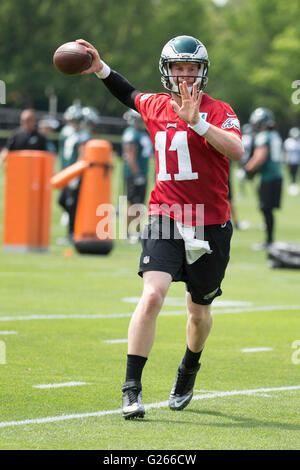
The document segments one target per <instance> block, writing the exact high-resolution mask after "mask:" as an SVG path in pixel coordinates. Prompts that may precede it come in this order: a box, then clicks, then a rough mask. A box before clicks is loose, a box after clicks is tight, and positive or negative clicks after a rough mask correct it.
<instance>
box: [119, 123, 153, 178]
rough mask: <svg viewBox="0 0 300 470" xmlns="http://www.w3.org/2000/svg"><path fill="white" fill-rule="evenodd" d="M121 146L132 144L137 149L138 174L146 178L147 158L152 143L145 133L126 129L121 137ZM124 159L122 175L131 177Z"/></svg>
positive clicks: (131, 128) (129, 128)
mask: <svg viewBox="0 0 300 470" xmlns="http://www.w3.org/2000/svg"><path fill="white" fill-rule="evenodd" d="M122 144H123V145H124V144H133V145H135V146H136V148H137V164H138V166H139V169H140V174H141V175H143V176H146V175H147V173H148V166H149V157H150V156H151V154H152V152H153V147H152V142H151V140H150V137H149V135H148V133H147V132H145V131H139V130H137V129H135V128H134V127H127V129H125V131H124V132H123V135H122ZM123 158H124V175H125V177H127V178H128V177H130V176H133V175H132V173H131V170H130V168H129V165H128V163H127V161H126V155H125V154H124V155H123Z"/></svg>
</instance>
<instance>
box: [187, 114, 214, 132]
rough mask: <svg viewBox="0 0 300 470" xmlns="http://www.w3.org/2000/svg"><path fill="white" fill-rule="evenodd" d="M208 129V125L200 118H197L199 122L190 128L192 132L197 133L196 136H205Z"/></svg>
mask: <svg viewBox="0 0 300 470" xmlns="http://www.w3.org/2000/svg"><path fill="white" fill-rule="evenodd" d="M209 127H210V124H209V123H208V122H206V121H204V119H203V118H202V117H201V116H199V121H198V122H197V124H195V126H191V128H192V129H193V131H195V132H197V134H199V135H203V134H205V133H206V132H207V131H208V129H209Z"/></svg>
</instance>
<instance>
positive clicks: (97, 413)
mask: <svg viewBox="0 0 300 470" xmlns="http://www.w3.org/2000/svg"><path fill="white" fill-rule="evenodd" d="M289 390H300V385H293V386H288V387H273V388H255V389H250V390H232V391H227V392H209V393H205V394H201V395H196V396H194V397H193V400H205V399H209V398H221V397H232V396H236V395H253V394H256V393H267V392H282V391H289ZM144 406H145V409H146V410H150V409H151V408H166V407H168V406H169V402H168V401H161V402H158V403H149V404H148V405H144ZM121 412H122V409H121V408H118V409H116V410H104V411H94V412H91V413H77V414H70V415H60V416H48V417H46V418H34V419H24V420H21V421H2V422H0V428H5V427H9V426H22V425H24V424H45V423H56V422H58V421H67V420H72V419H84V418H95V417H101V416H107V415H114V414H119V413H121Z"/></svg>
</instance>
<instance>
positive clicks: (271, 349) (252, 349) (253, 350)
mask: <svg viewBox="0 0 300 470" xmlns="http://www.w3.org/2000/svg"><path fill="white" fill-rule="evenodd" d="M240 351H241V352H244V353H252V352H261V351H273V348H243V349H241V350H240Z"/></svg>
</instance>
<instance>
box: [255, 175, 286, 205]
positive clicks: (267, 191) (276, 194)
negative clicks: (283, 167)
mask: <svg viewBox="0 0 300 470" xmlns="http://www.w3.org/2000/svg"><path fill="white" fill-rule="evenodd" d="M281 188H282V179H281V178H277V179H275V180H271V181H262V182H261V183H260V187H259V191H258V194H259V207H260V209H261V210H271V209H279V208H280V200H281Z"/></svg>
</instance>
